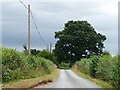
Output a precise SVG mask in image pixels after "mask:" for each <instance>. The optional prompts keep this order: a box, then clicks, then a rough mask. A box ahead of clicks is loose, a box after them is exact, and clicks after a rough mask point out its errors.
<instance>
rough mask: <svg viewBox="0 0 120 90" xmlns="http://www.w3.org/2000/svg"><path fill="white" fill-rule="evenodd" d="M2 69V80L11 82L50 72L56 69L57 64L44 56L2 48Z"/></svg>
mask: <svg viewBox="0 0 120 90" xmlns="http://www.w3.org/2000/svg"><path fill="white" fill-rule="evenodd" d="M2 69H3V70H2V82H10V81H14V80H19V79H28V78H35V77H39V76H43V75H45V74H50V73H51V72H53V71H54V70H55V65H54V64H53V63H52V62H51V61H50V60H47V59H45V58H42V57H36V56H32V55H25V54H24V53H21V52H17V51H16V50H14V49H7V48H2Z"/></svg>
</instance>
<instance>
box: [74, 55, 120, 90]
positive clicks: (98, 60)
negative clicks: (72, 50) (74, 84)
mask: <svg viewBox="0 0 120 90" xmlns="http://www.w3.org/2000/svg"><path fill="white" fill-rule="evenodd" d="M75 65H76V66H77V69H78V70H79V71H80V72H82V73H85V74H88V75H90V76H92V77H94V78H97V79H101V80H103V81H106V82H108V83H109V84H111V85H113V87H115V88H118V86H119V80H120V77H119V76H120V75H119V67H120V65H119V63H118V56H115V57H111V55H109V54H102V55H101V56H99V57H97V56H92V57H90V58H84V59H81V61H77V62H76V64H75Z"/></svg>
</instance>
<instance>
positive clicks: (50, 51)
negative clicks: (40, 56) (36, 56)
mask: <svg viewBox="0 0 120 90" xmlns="http://www.w3.org/2000/svg"><path fill="white" fill-rule="evenodd" d="M50 53H52V43H51V42H50Z"/></svg>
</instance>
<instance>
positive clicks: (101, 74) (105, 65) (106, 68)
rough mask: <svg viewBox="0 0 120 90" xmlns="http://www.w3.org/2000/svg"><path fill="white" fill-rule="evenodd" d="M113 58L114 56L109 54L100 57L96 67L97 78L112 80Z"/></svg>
mask: <svg viewBox="0 0 120 90" xmlns="http://www.w3.org/2000/svg"><path fill="white" fill-rule="evenodd" d="M111 59H112V57H111V56H107V55H105V56H103V57H101V58H100V60H99V62H98V64H97V67H96V69H97V72H96V78H99V79H101V80H104V81H108V80H110V72H111V70H112V63H113V62H112V60H111Z"/></svg>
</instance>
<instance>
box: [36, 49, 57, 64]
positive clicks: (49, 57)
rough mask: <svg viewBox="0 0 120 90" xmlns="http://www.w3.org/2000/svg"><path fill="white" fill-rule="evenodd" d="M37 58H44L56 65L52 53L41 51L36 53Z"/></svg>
mask: <svg viewBox="0 0 120 90" xmlns="http://www.w3.org/2000/svg"><path fill="white" fill-rule="evenodd" d="M38 56H39V57H44V58H46V59H49V60H51V61H52V62H54V63H55V64H56V58H55V57H54V54H53V53H50V52H49V51H47V50H42V51H40V52H39V53H38Z"/></svg>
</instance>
